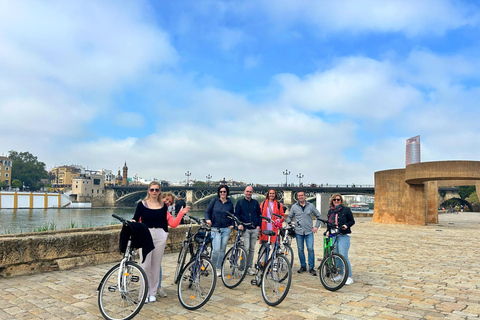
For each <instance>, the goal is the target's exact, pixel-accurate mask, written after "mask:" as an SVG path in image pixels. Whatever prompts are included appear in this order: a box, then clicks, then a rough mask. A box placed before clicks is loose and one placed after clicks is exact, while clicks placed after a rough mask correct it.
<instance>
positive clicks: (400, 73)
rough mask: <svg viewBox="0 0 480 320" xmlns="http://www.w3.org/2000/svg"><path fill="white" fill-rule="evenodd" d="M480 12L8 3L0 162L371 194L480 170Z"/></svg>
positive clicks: (469, 7)
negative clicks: (385, 185) (394, 179)
mask: <svg viewBox="0 0 480 320" xmlns="http://www.w3.org/2000/svg"><path fill="white" fill-rule="evenodd" d="M479 23H480V5H479V4H478V2H476V1H444V0H422V1H418V0H417V1H408V0H407V1H353V0H351V1H341V0H338V1H320V0H295V1H278V0H276V1H274V0H255V1H250V0H246V1H202V0H195V1H187V0H180V1H13V0H12V1H2V2H1V3H0V123H1V128H2V133H1V135H0V154H2V153H3V154H5V155H6V154H7V153H8V151H10V150H16V151H19V152H20V151H29V152H31V153H32V154H34V155H36V156H37V157H38V159H39V160H40V161H43V162H45V163H46V164H47V168H51V167H54V166H57V165H63V164H65V165H69V164H80V165H83V166H84V167H88V168H89V169H102V168H105V169H111V170H114V171H115V172H116V171H117V170H118V169H119V168H121V167H122V166H123V164H124V162H125V161H126V162H127V165H128V167H129V175H130V176H133V175H135V174H137V175H138V176H140V177H142V178H144V179H153V178H157V179H165V180H169V181H171V182H178V181H180V180H182V179H185V172H186V171H187V170H188V171H190V172H191V173H192V176H191V179H198V180H205V176H206V175H207V174H211V175H212V176H213V179H214V180H219V179H223V178H224V177H225V178H226V179H235V180H241V181H244V182H257V183H270V184H273V183H282V182H284V181H285V176H284V175H283V174H282V172H283V171H285V170H286V169H288V170H289V171H290V172H291V175H290V176H289V181H290V182H292V181H295V182H296V183H298V179H297V178H296V177H295V176H296V175H297V174H299V173H302V174H303V175H304V176H305V177H304V178H303V182H305V183H309V182H315V183H319V184H320V183H330V184H351V183H356V184H373V182H374V172H375V171H379V170H386V169H395V168H403V167H404V166H405V140H406V139H407V138H410V137H413V136H416V135H420V136H421V155H422V161H440V160H480V148H478V143H479V141H480V129H479V128H480V126H479V125H478V121H479V119H480V108H479V107H478V103H479V101H480V81H479V80H480V73H479V69H480V58H479V57H480V52H479V51H480V50H479V49H480V45H479V40H480V37H479V36H478V35H479V34H480V30H479V29H480V28H479Z"/></svg>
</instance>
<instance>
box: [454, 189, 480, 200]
mask: <svg viewBox="0 0 480 320" xmlns="http://www.w3.org/2000/svg"><path fill="white" fill-rule="evenodd" d="M475 191H476V188H475V186H461V187H459V188H458V194H459V195H460V198H462V199H466V198H467V197H468V196H469V195H471V194H472V192H475Z"/></svg>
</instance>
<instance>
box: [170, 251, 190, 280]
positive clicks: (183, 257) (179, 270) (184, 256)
mask: <svg viewBox="0 0 480 320" xmlns="http://www.w3.org/2000/svg"><path fill="white" fill-rule="evenodd" d="M187 252H188V243H187V242H186V241H183V243H182V247H181V248H180V252H179V253H178V259H177V267H176V268H175V277H174V278H173V282H174V283H175V284H177V283H178V280H179V279H180V275H181V273H182V269H183V267H184V266H185V260H186V259H187Z"/></svg>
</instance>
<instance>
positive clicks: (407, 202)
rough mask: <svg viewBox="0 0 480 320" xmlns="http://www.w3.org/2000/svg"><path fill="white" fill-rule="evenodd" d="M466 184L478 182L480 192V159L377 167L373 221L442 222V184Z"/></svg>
mask: <svg viewBox="0 0 480 320" xmlns="http://www.w3.org/2000/svg"><path fill="white" fill-rule="evenodd" d="M463 185H476V188H477V195H478V194H479V192H480V161H435V162H422V163H415V164H410V165H408V166H407V167H406V168H405V169H393V170H385V171H377V172H375V207H374V210H373V221H374V222H378V223H400V224H419V225H426V224H428V223H438V205H439V203H438V188H439V187H444V186H463ZM468 205H469V204H467V206H468Z"/></svg>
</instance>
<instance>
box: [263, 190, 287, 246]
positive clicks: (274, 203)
mask: <svg viewBox="0 0 480 320" xmlns="http://www.w3.org/2000/svg"><path fill="white" fill-rule="evenodd" d="M260 210H261V212H262V216H265V217H269V218H270V219H272V220H274V221H277V220H280V218H279V217H277V216H274V215H273V213H275V214H278V215H281V216H282V217H284V218H285V213H284V212H283V205H282V204H281V203H280V202H278V199H277V192H276V191H275V189H270V190H268V194H267V199H265V201H263V202H262V204H260ZM282 221H283V219H282ZM263 230H272V231H275V234H277V233H278V229H277V228H275V226H274V225H273V224H272V223H269V222H267V220H265V219H262V226H261V227H260V243H262V242H264V241H265V242H266V241H267V240H268V236H266V235H264V234H263ZM276 239H277V236H276V235H275V236H273V237H271V238H270V240H271V241H272V243H273V242H275V240H276Z"/></svg>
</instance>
